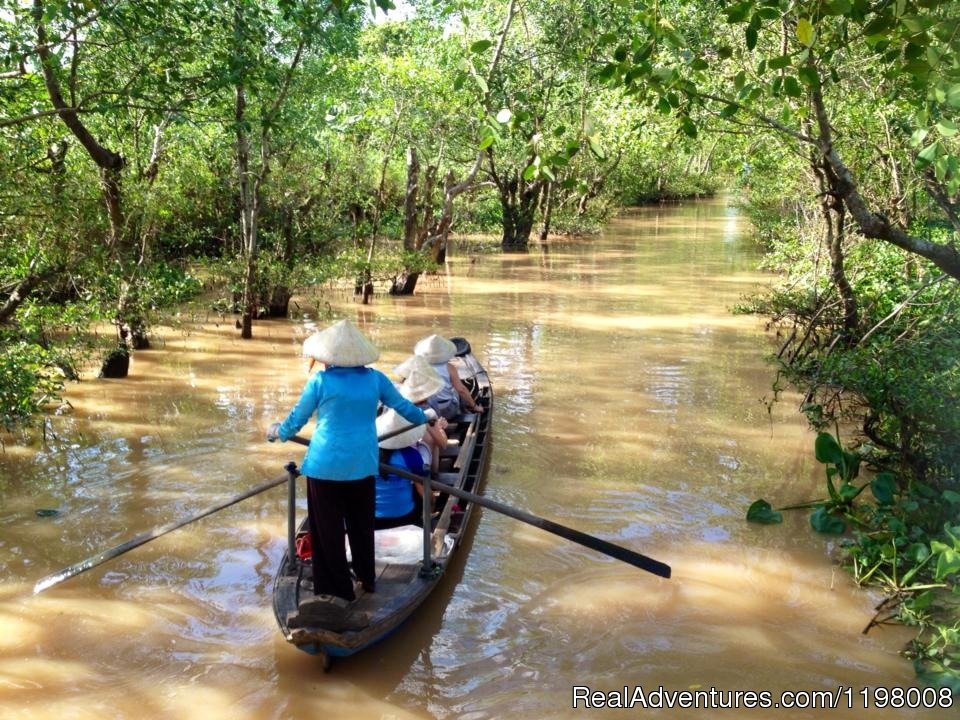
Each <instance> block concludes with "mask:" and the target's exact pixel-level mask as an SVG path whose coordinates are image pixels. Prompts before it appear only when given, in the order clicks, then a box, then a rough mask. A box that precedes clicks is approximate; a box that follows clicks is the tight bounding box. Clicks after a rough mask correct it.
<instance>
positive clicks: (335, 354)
mask: <svg viewBox="0 0 960 720" xmlns="http://www.w3.org/2000/svg"><path fill="white" fill-rule="evenodd" d="M303 352H304V355H306V356H309V357H311V358H312V359H314V360H316V361H318V362H320V363H322V364H323V365H324V366H325V367H324V370H323V371H322V372H318V373H316V374H314V375H313V376H311V377H310V379H309V380H308V381H307V384H306V386H305V387H304V389H303V393H302V394H301V396H300V400H299V401H298V402H297V404H296V406H295V407H294V408H293V410H291V411H290V414H289V415H288V416H287V418H286V419H285V420H284V421H283V422H282V423H274V424H273V425H271V426H270V429H269V430H268V431H267V439H268V440H270V441H273V440H276V439H278V438H279V439H280V440H288V439H290V438H291V437H293V436H294V435H296V434H297V432H298V431H299V430H300V428H302V427H303V426H304V425H306V424H307V422H308V421H309V420H310V418H311V416H313V414H314V413H316V415H317V425H316V429H315V430H314V432H313V436H312V437H311V438H310V446H309V447H308V448H307V453H306V456H305V457H304V459H303V463H302V464H301V467H300V471H301V472H302V473H303V474H304V475H306V476H307V478H308V482H307V517H308V523H309V527H310V536H311V537H310V540H311V544H312V546H313V591H314V594H315V595H317V596H332V597H324V598H322V599H323V600H324V601H329V602H331V603H332V604H334V605H336V606H338V607H344V606H345V605H346V603H347V602H349V601H352V600H354V599H355V598H356V592H355V590H354V585H353V581H352V579H351V577H350V569H349V567H348V565H347V559H346V549H345V547H344V542H343V533H344V528H346V533H347V537H348V539H349V541H350V550H351V555H352V557H353V571H354V573H356V576H357V578H358V579H359V581H360V584H361V586H362V588H363V590H364V591H366V592H373V591H374V589H375V569H374V538H373V531H374V476H375V475H376V474H377V471H378V469H379V468H378V462H379V456H378V455H379V451H378V448H377V429H376V417H377V409H378V407H379V405H380V403H383V404H384V405H386V406H387V407H390V408H393V409H394V410H396V411H397V413H399V414H400V416H402V417H403V418H404V419H405V420H406V421H407V422H408V423H411V424H417V425H422V424H424V423H426V422H427V420H428V417H427V415H426V414H424V412H423V410H421V409H420V408H418V407H417V406H416V405H414V404H413V403H412V402H410V401H409V400H407V399H406V398H404V397H403V396H402V395H401V394H400V393H399V392H398V390H397V388H396V387H394V385H393V383H392V382H390V380H389V379H388V378H387V376H386V375H384V374H383V373H381V372H380V371H379V370H374V369H373V368H368V367H365V366H366V365H368V364H370V363H372V362H374V361H375V360H376V359H377V358H378V357H379V356H380V353H379V351H378V350H377V349H376V347H374V346H373V344H372V343H371V342H370V341H369V340H367V338H366V337H364V335H363V334H362V333H361V332H360V331H359V330H358V329H357V328H356V327H355V326H354V325H353V324H352V323H351V322H350V321H348V320H341V321H339V322H337V323H335V324H333V325H331V326H330V327H328V328H327V329H325V330H323V331H322V332H319V333H317V334H315V335H312V336H311V337H309V338H307V340H306V341H305V342H304V344H303Z"/></svg>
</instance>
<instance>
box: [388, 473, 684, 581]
mask: <svg viewBox="0 0 960 720" xmlns="http://www.w3.org/2000/svg"><path fill="white" fill-rule="evenodd" d="M380 472H381V473H385V474H394V475H399V476H400V477H404V478H407V479H408V480H412V481H413V482H415V483H421V484H422V483H423V478H422V477H420V476H419V475H415V474H414V473H411V472H408V471H406V470H404V469H403V468H398V467H395V466H393V465H387V464H386V463H380ZM432 487H433V488H434V489H436V490H439V491H440V492H443V493H447V494H449V495H453V496H454V497H457V498H460V499H461V500H466V501H468V502H472V503H476V504H477V505H479V506H480V507H485V508H487V509H488V510H493V511H494V512H498V513H500V514H502V515H506V516H507V517H512V518H513V519H514V520H519V521H520V522H525V523H527V524H528V525H533V526H534V527H538V528H540V529H541V530H546V531H547V532H550V533H553V534H554V535H559V536H560V537H562V538H564V539H566V540H570V541H572V542H575V543H577V544H579V545H583V546H584V547H588V548H590V549H591V550H596V551H597V552H600V553H603V554H604V555H609V556H610V557H612V558H615V559H616V560H621V561H623V562H625V563H628V564H630V565H633V566H634V567H638V568H640V569H641V570H646V571H647V572H649V573H653V574H654V575H659V576H660V577H664V578H668V577H670V566H669V565H666V564H664V563H662V562H660V561H659V560H654V559H653V558H649V557H647V556H646V555H641V554H640V553H638V552H634V551H633V550H629V549H627V548H625V547H622V546H620V545H614V544H613V543H612V542H608V541H607V540H602V539H601V538H598V537H595V536H593V535H588V534H587V533H585V532H581V531H580V530H574V529H573V528H570V527H567V526H566V525H561V524H559V523H555V522H553V521H552V520H547V519H545V518H542V517H538V516H536V515H532V514H531V513H528V512H526V511H524V510H519V509H517V508H515V507H511V506H510V505H504V504H503V503H501V502H497V501H496V500H491V499H489V498H485V497H483V496H481V495H474V494H473V493H472V492H467V491H466V490H461V489H460V488H455V487H451V486H449V485H442V484H434V485H432Z"/></svg>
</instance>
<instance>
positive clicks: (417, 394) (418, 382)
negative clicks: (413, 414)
mask: <svg viewBox="0 0 960 720" xmlns="http://www.w3.org/2000/svg"><path fill="white" fill-rule="evenodd" d="M420 360H421V361H422V362H423V364H424V365H423V367H414V368H413V369H412V370H410V373H409V374H408V375H407V377H406V379H405V380H404V381H403V383H402V384H401V385H400V394H401V395H403V396H404V397H405V398H406V399H407V400H409V401H410V402H412V403H419V402H423V401H424V400H426V399H427V398H428V397H430V396H431V395H435V394H437V393H438V392H440V391H441V390H442V389H443V378H441V377H440V375H439V373H437V371H436V370H434V369H433V368H432V367H430V364H429V363H428V362H427V361H426V360H424V359H423V358H420Z"/></svg>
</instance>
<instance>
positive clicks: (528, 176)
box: [523, 164, 539, 182]
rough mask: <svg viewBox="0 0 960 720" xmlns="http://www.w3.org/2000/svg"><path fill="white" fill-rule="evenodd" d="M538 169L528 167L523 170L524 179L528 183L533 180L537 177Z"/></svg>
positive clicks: (533, 166) (532, 166) (531, 166)
mask: <svg viewBox="0 0 960 720" xmlns="http://www.w3.org/2000/svg"><path fill="white" fill-rule="evenodd" d="M538 169H539V168H537V167H536V166H535V165H532V164H531V165H527V167H525V168H524V169H523V179H524V180H526V181H528V182H529V181H530V180H533V179H534V178H535V177H536V176H537V171H538Z"/></svg>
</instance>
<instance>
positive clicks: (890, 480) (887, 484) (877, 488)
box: [870, 472, 897, 505]
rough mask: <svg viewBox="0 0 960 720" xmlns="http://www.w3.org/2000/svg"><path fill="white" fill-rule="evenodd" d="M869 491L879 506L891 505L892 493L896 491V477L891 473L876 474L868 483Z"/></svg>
mask: <svg viewBox="0 0 960 720" xmlns="http://www.w3.org/2000/svg"><path fill="white" fill-rule="evenodd" d="M870 491H871V492H872V493H873V497H874V498H876V500H877V502H878V503H880V504H881V505H892V504H893V496H894V493H896V491H897V479H896V476H895V475H894V474H893V473H891V472H882V473H878V474H877V476H876V477H875V478H874V479H873V480H871V481H870Z"/></svg>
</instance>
